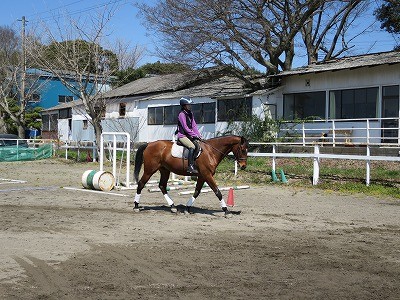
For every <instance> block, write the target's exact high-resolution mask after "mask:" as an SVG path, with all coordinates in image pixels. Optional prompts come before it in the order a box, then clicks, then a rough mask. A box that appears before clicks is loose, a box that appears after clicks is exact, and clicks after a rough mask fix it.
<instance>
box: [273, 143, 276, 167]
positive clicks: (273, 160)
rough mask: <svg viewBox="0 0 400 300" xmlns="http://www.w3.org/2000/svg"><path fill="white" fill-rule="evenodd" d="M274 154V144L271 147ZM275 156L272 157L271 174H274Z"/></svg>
mask: <svg viewBox="0 0 400 300" xmlns="http://www.w3.org/2000/svg"><path fill="white" fill-rule="evenodd" d="M275 153H276V151H275V144H274V145H272V154H275ZM275 159H276V158H275V155H273V156H272V172H275V164H276V161H275Z"/></svg>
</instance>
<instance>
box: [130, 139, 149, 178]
mask: <svg viewBox="0 0 400 300" xmlns="http://www.w3.org/2000/svg"><path fill="white" fill-rule="evenodd" d="M146 147H147V143H146V144H143V145H140V146H139V148H138V149H137V151H136V156H135V171H134V173H133V174H134V175H135V180H136V183H138V182H139V172H140V169H141V168H142V164H143V152H144V150H145V149H146Z"/></svg>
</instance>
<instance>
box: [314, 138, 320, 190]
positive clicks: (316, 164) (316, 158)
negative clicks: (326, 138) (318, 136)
mask: <svg viewBox="0 0 400 300" xmlns="http://www.w3.org/2000/svg"><path fill="white" fill-rule="evenodd" d="M318 180H319V145H314V170H313V185H317V184H318Z"/></svg>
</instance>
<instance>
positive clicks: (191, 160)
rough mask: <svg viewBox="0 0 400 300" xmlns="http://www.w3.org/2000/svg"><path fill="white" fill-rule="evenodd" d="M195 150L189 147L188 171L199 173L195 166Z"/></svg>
mask: <svg viewBox="0 0 400 300" xmlns="http://www.w3.org/2000/svg"><path fill="white" fill-rule="evenodd" d="M194 150H195V149H192V148H189V155H188V168H187V171H188V173H192V174H197V173H198V172H197V170H196V168H195V166H194V154H195V151H194Z"/></svg>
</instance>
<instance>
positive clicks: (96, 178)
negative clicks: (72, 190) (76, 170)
mask: <svg viewBox="0 0 400 300" xmlns="http://www.w3.org/2000/svg"><path fill="white" fill-rule="evenodd" d="M82 185H83V187H84V188H86V189H92V190H99V191H111V190H112V189H113V188H114V185H115V179H114V176H113V174H111V173H110V172H106V171H97V170H87V171H85V172H84V173H83V175H82Z"/></svg>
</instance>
